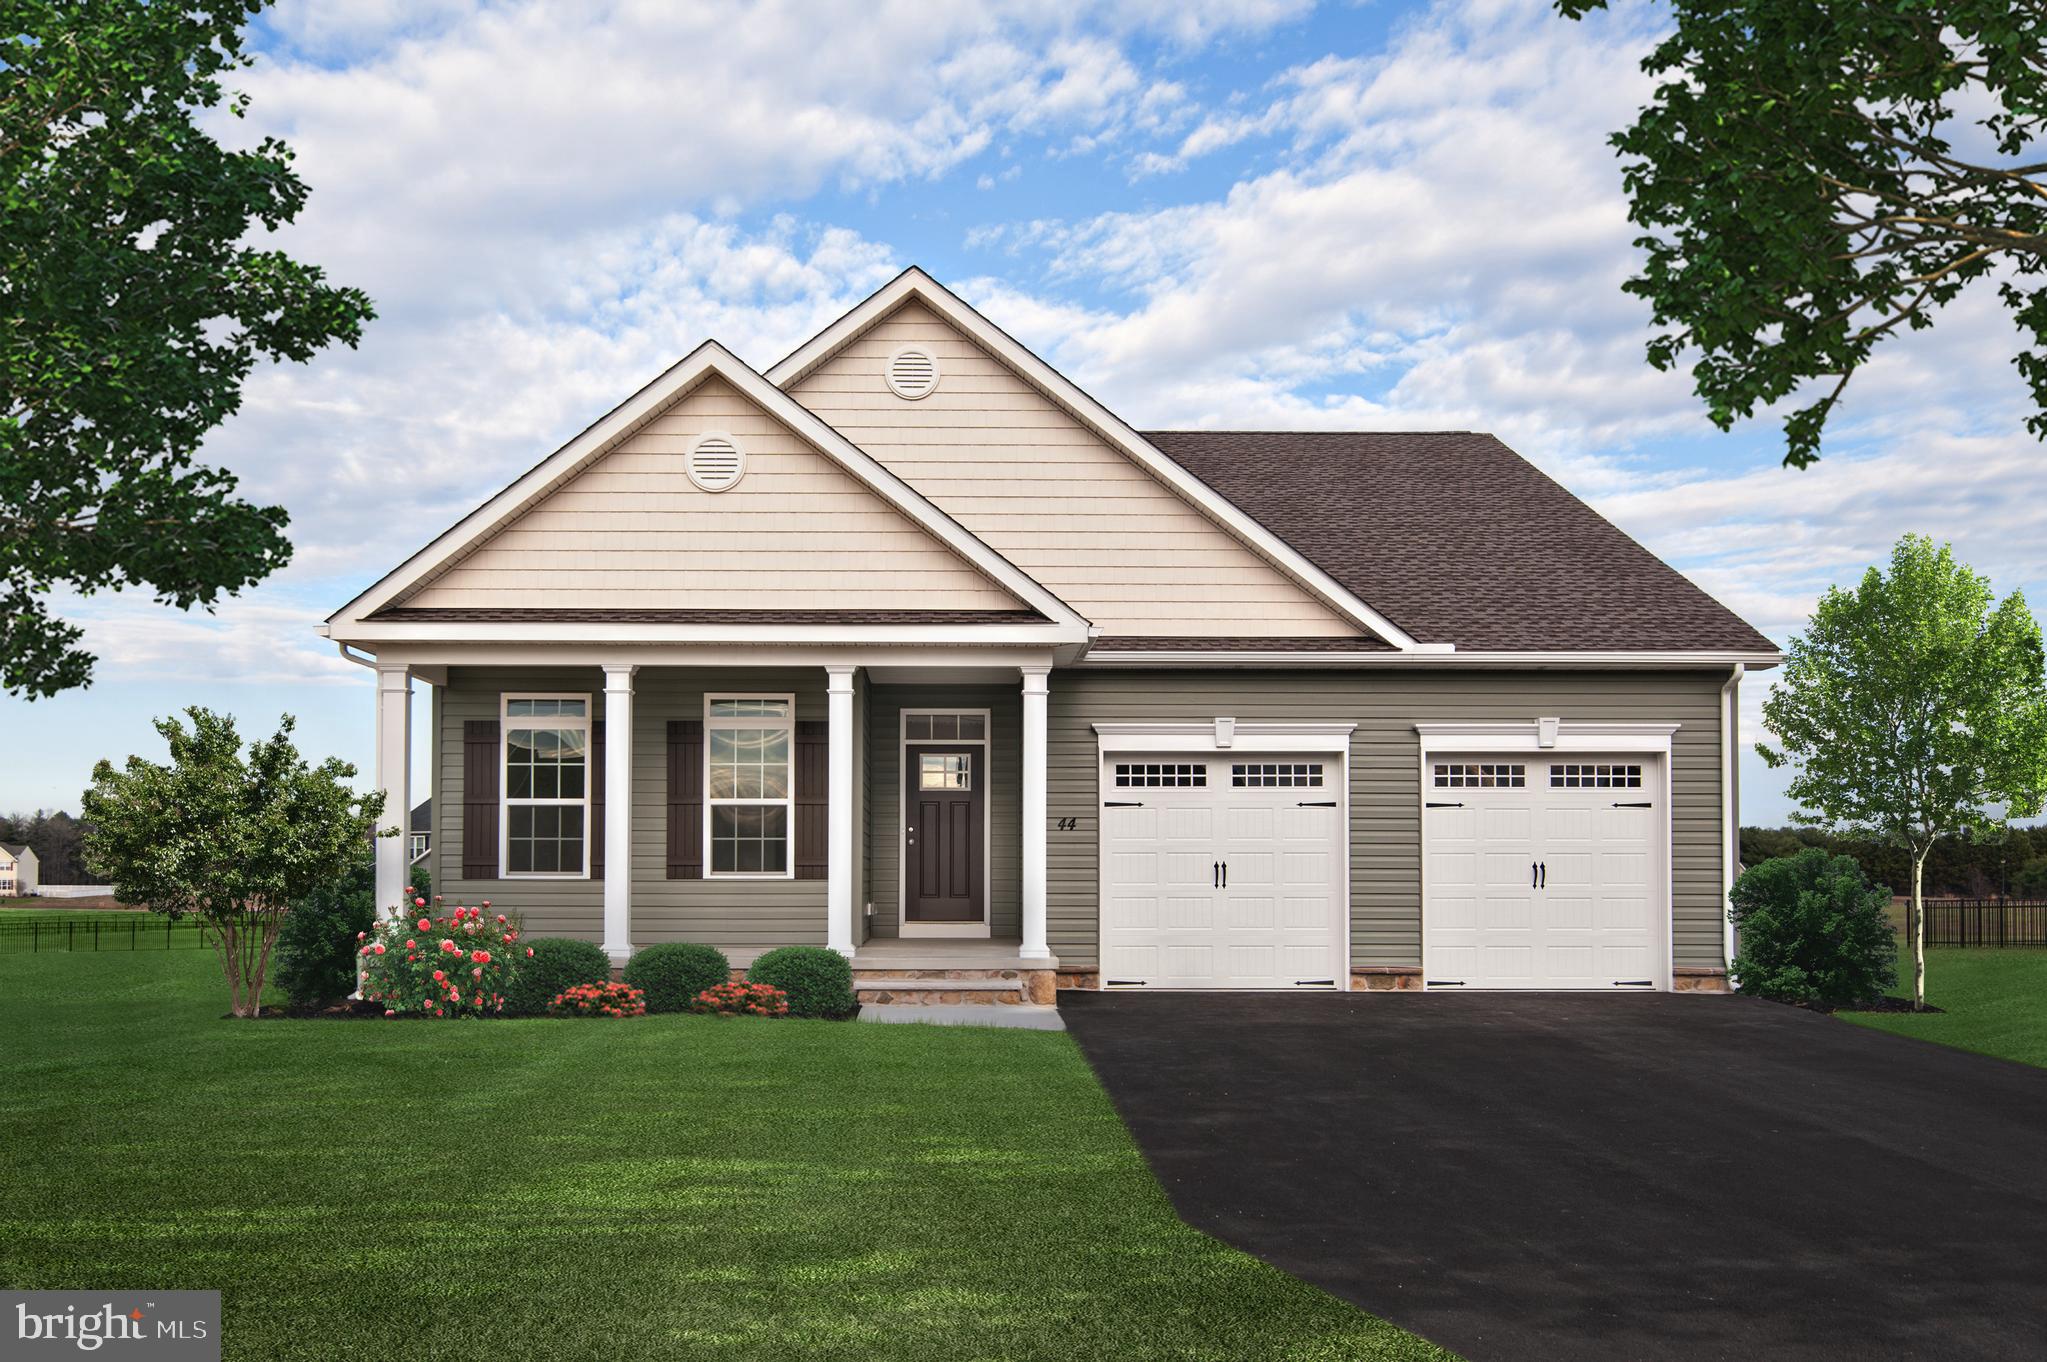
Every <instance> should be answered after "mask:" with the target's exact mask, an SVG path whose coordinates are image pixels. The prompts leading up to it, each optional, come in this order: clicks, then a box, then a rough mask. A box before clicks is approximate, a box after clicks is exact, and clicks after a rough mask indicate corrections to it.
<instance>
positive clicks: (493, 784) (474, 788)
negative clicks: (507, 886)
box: [462, 719, 500, 880]
mask: <svg viewBox="0 0 2047 1362" xmlns="http://www.w3.org/2000/svg"><path fill="white" fill-rule="evenodd" d="M499 779H500V774H499V771H498V721H497V720H496V719H468V720H465V721H464V722H463V724H462V878H463V879H465V880H494V879H496V878H497V877H498V780H499Z"/></svg>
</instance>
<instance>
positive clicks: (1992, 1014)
mask: <svg viewBox="0 0 2047 1362" xmlns="http://www.w3.org/2000/svg"><path fill="white" fill-rule="evenodd" d="M1911 969H1912V959H1911V956H1910V954H1909V953H1901V959H1900V960H1899V973H1900V974H1901V975H1903V976H1904V979H1905V982H1904V983H1902V984H1901V985H1899V986H1898V987H1897V988H1894V989H1892V990H1891V992H1893V993H1894V994H1897V995H1898V996H1899V997H1907V998H1909V997H1910V996H1911V995H1912V982H1911ZM1926 1001H1927V1002H1929V1003H1931V1004H1933V1005H1934V1006H1935V1007H1938V1008H1941V1009H1943V1010H1942V1011H1940V1012H1924V1013H1913V1012H1837V1013H1835V1014H1834V1015H1835V1016H1838V1017H1841V1018H1844V1019H1845V1020H1848V1021H1851V1022H1854V1023H1856V1024H1857V1025H1858V1026H1868V1027H1873V1028H1875V1029H1876V1030H1879V1031H1891V1032H1895V1033H1896V1034H1898V1035H1901V1036H1917V1037H1919V1038H1920V1039H1921V1040H1931V1041H1938V1042H1940V1043H1941V1044H1942V1045H1952V1046H1954V1047H1955V1048H1956V1049H1958V1050H1974V1051H1976V1052H1977V1053H1979V1054H1985V1055H1999V1056H2002V1057H2003V1058H2005V1059H2016V1060H2019V1061H2021V1062H2022V1063H2026V1064H2038V1065H2041V1066H2043V1067H2047V950H2023V949H2010V948H2007V949H2004V950H1992V949H1988V948H1976V949H1963V948H1959V947H1957V948H1950V949H1946V950H1929V951H1927V952H1926Z"/></svg>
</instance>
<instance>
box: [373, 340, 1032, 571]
mask: <svg viewBox="0 0 2047 1362" xmlns="http://www.w3.org/2000/svg"><path fill="white" fill-rule="evenodd" d="M710 431H720V432H723V433H726V434H729V435H731V436H732V437H733V438H734V439H735V440H737V441H738V443H739V444H740V445H741V447H742V448H743V449H744V450H745V451H746V459H747V466H746V476H745V477H744V478H743V479H741V481H740V483H739V485H738V486H736V487H734V488H732V489H731V490H729V491H726V492H720V493H715V494H714V493H710V492H705V491H702V490H701V489H699V488H698V487H697V486H696V485H695V484H693V483H691V482H690V480H689V477H688V475H687V474H686V473H685V472H684V470H683V460H684V457H685V456H686V455H687V454H688V452H689V450H690V448H691V446H693V445H694V444H695V442H696V441H697V439H698V438H700V437H701V436H703V435H704V434H705V433H707V432H710ZM404 604H406V605H408V606H419V607H432V606H440V607H464V606H466V607H481V606H495V607H517V606H538V607H545V606H552V607H574V606H588V607H596V608H609V609H704V610H777V609H781V610H792V609H801V610H833V609H844V610H860V609H926V610H1014V609H1018V608H1019V607H1020V603H1019V602H1018V601H1017V600H1016V599H1015V598H1014V597H1013V596H1011V595H1010V594H1009V593H1008V592H1007V591H1005V590H1003V589H1002V588H1001V587H999V586H997V585H996V584H995V583H993V582H991V581H989V580H988V579H987V578H986V577H984V576H982V575H981V573H980V572H979V571H978V570H976V569H975V568H973V567H972V566H971V565H969V564H968V563H966V562H965V561H964V560H962V559H961V558H960V557H958V555H956V554H954V553H953V552H952V550H950V549H948V548H946V547H945V546H944V545H942V544H940V543H939V542H938V541H936V540H934V539H933V538H931V536H930V535H928V534H926V533H925V532H924V531H923V530H922V529H921V528H920V527H918V526H917V525H916V524H914V523H913V522H912V521H911V520H910V519H909V518H907V517H906V516H904V515H903V514H902V513H901V512H899V511H897V510H896V509H895V508H894V507H892V506H890V505H888V504H887V503H886V502H885V501H883V500H882V499H881V498H880V497H879V496H877V495H876V494H875V493H874V492H873V491H871V490H870V489H868V488H867V487H866V486H865V485H864V484H862V483H861V482H860V481H859V480H858V479H857V478H855V477H854V476H853V475H852V474H850V473H848V472H846V471H845V470H844V469H843V468H841V467H840V466H839V465H838V464H836V463H835V462H833V461H832V460H831V459H829V458H827V457H826V456H825V455H823V454H821V453H819V452H818V451H817V450H816V449H815V448H813V447H812V446H811V445H810V444H809V443H807V442H806V441H804V440H803V439H801V438H800V437H799V436H797V435H796V434H795V432H793V431H791V430H790V429H789V428H788V427H787V426H785V425H783V424H782V423H781V422H780V421H779V420H777V419H776V418H774V417H773V416H771V415H769V414H768V413H767V412H765V411H763V410H762V409H761V408H760V407H759V406H758V405H757V404H755V403H754V402H753V401H752V400H751V399H749V398H748V397H746V396H745V395H744V394H742V393H740V392H739V391H738V390H737V389H735V388H734V387H732V385H731V384H729V383H727V382H725V381H724V380H723V379H720V378H711V379H708V380H706V381H705V382H703V383H702V384H699V385H698V386H697V387H696V388H695V389H693V390H692V391H690V392H689V393H688V394H686V395H685V396H684V397H683V398H682V399H681V400H679V401H678V402H676V403H675V405H674V406H672V407H670V408H669V409H668V410H667V411H665V412H663V413H662V414H661V415H660V416H657V417H655V418H654V419H653V420H651V421H649V422H648V423H647V424H646V425H645V426H643V427H641V428H640V429H639V430H638V431H636V432H635V433H634V434H632V435H631V436H629V437H627V438H626V439H625V440H624V441H623V442H622V443H621V444H620V445H619V446H618V447H617V448H616V449H613V450H612V451H611V452H609V453H607V454H605V455H603V456H602V457H600V458H599V459H597V460H596V461H595V462H594V463H592V464H591V465H590V466H589V467H588V468H586V469H584V470H583V471H582V472H581V473H579V474H577V475H576V476H575V477H574V478H572V479H571V480H569V481H568V482H567V483H565V484H563V485H562V486H561V487H558V488H557V489H555V491H554V492H553V493H551V494H550V495H548V496H547V497H545V498H544V499H542V500H541V501H540V503H539V504H538V505H536V506H534V507H533V508H532V509H531V510H529V511H528V512H527V513H526V514H525V515H523V516H521V517H520V518H519V519H518V520H517V521H515V522H514V523H513V524H511V525H509V526H507V527H506V528H505V529H504V530H503V531H501V532H500V533H499V534H497V535H496V536H494V537H493V538H492V539H490V540H489V541H488V542H486V543H485V544H484V545H483V546H482V547H481V548H479V549H477V550H476V551H475V552H474V553H472V554H470V555H469V556H468V557H467V558H464V559H463V560H462V561H461V562H459V563H457V564H456V565H455V566H454V567H453V568H451V569H450V570H449V571H447V572H446V573H444V574H442V575H441V576H440V577H438V578H436V579H435V580H434V581H432V582H430V583H428V584H427V585H426V586H425V587H423V588H422V589H421V590H419V591H417V592H415V593H414V594H413V595H412V596H411V597H410V598H408V599H407V600H406V601H405V602H404Z"/></svg>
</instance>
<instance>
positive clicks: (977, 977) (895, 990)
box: [853, 969, 1052, 1007]
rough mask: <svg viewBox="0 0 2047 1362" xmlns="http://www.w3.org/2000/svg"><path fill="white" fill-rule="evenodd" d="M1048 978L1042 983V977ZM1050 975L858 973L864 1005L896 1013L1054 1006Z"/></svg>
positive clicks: (856, 983) (858, 994)
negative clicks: (922, 1008) (901, 1009)
mask: <svg viewBox="0 0 2047 1362" xmlns="http://www.w3.org/2000/svg"><path fill="white" fill-rule="evenodd" d="M1040 975H1043V976H1045V977H1044V978H1043V979H1042V980H1041V979H1040V978H1039V977H1038V976H1040ZM1034 991H1035V992H1037V993H1040V994H1049V992H1050V972H1049V971H1043V970H1038V971H1027V970H1015V969H921V970H919V969H890V970H863V969H856V970H854V971H853V992H854V995H855V996H856V997H858V998H859V1000H860V1001H861V1002H862V1003H863V1004H875V1005H879V1006H895V1007H918V1006H926V1007H954V1006H968V1007H974V1006H980V1007H987V1006H1012V1007H1013V1006H1017V1005H1019V1004H1027V1003H1050V1002H1051V1001H1052V999H1051V997H1049V996H1044V997H1036V998H1034V997H1033V996H1032V994H1033V992H1034Z"/></svg>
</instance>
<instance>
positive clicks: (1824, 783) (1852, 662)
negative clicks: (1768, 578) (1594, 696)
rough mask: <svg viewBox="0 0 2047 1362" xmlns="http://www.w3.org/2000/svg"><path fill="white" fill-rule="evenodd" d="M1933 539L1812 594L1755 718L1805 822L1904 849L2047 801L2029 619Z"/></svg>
mask: <svg viewBox="0 0 2047 1362" xmlns="http://www.w3.org/2000/svg"><path fill="white" fill-rule="evenodd" d="M1992 600H1993V597H1992V592H1991V588H1990V582H1989V580H1988V579H1987V578H1985V577H1983V576H1981V575H1979V574H1978V573H1975V572H1973V571H1971V570H1970V569H1969V568H1967V567H1965V566H1963V565H1962V564H1960V563H1957V562H1956V561H1955V560H1954V554H1953V551H1952V550H1951V549H1950V548H1949V547H1948V546H1947V545H1945V544H1943V545H1938V546H1936V545H1935V544H1934V543H1933V542H1932V541H1931V540H1928V539H1925V538H1923V537H1920V536H1918V535H1907V536H1906V537H1905V538H1903V539H1901V540H1899V541H1898V544H1897V547H1896V548H1895V549H1893V550H1892V553H1891V562H1890V572H1889V575H1888V576H1887V575H1885V574H1884V573H1882V572H1880V571H1878V570H1877V569H1876V568H1871V569H1870V570H1869V571H1868V573H1866V574H1865V575H1864V577H1863V579H1862V582H1861V583H1860V584H1859V585H1858V586H1857V587H1856V588H1855V590H1853V591H1843V590H1841V589H1840V588H1838V587H1836V588H1833V589H1830V590H1829V591H1828V592H1827V594H1826V595H1825V596H1824V597H1822V598H1821V600H1820V603H1819V608H1818V609H1817V610H1815V611H1814V612H1813V617H1812V622H1811V624H1810V625H1808V627H1807V628H1806V631H1805V633H1804V634H1803V635H1801V636H1800V637H1798V638H1797V639H1794V640H1793V641H1792V643H1791V646H1790V648H1789V649H1788V650H1787V651H1786V652H1785V656H1784V672H1783V676H1782V678H1781V679H1780V680H1779V682H1778V684H1777V688H1776V689H1775V690H1774V691H1773V692H1772V693H1771V695H1770V697H1769V698H1768V699H1767V700H1765V701H1764V703H1763V719H1764V722H1765V723H1766V724H1767V725H1768V726H1769V728H1770V731H1771V732H1772V733H1774V734H1776V735H1777V738H1778V740H1779V742H1780V743H1781V744H1782V746H1781V748H1772V747H1770V746H1769V745H1767V744H1758V746H1757V749H1756V750H1757V751H1758V752H1759V753H1761V754H1762V756H1763V759H1764V760H1765V761H1768V762H1769V763H1770V764H1771V765H1772V766H1782V765H1784V764H1786V763H1787V762H1795V763H1796V764H1797V767H1798V772H1797V774H1796V775H1795V776H1794V777H1793V778H1792V780H1791V783H1790V785H1789V788H1788V793H1789V794H1790V796H1791V798H1792V799H1794V800H1796V801H1797V802H1798V803H1799V804H1800V805H1802V806H1803V807H1804V808H1805V809H1808V810H1811V811H1812V815H1811V816H1810V817H1809V818H1808V821H1817V822H1825V823H1829V824H1832V825H1835V826H1837V827H1844V828H1848V829H1851V830H1854V831H1857V832H1861V833H1864V834H1866V835H1871V836H1875V837H1879V838H1882V839H1884V840H1887V841H1890V842H1893V843H1895V844H1897V845H1899V846H1904V847H1909V848H1911V849H1913V850H1914V851H1915V852H1920V851H1923V849H1924V848H1925V847H1927V846H1929V845H1931V843H1932V842H1933V840H1934V839H1935V838H1938V837H1943V836H1951V835H1954V834H1958V833H1963V832H1974V831H1984V830H1988V829H1990V828H1992V827H1995V826H1996V825H1998V824H2000V823H2003V822H2005V821H2008V820H2009V819H2012V818H2029V817H2032V816H2034V815H2035V814H2037V813H2039V812H2040V809H2041V806H2042V802H2043V798H2047V684H2043V666H2042V651H2041V636H2040V626H2039V624H2038V622H2037V621H2035V620H2034V619H2033V616H2032V613H2031V611H2029V610H2028V609H2027V608H2026V603H2025V599H2024V597H2023V596H2022V595H2020V594H2019V593H2017V592H2013V593H2012V594H2011V595H2010V596H2008V597H2006V598H2005V599H2004V600H2003V601H2001V602H1998V603H1996V604H1995V605H1994V606H1993V604H1992Z"/></svg>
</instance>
